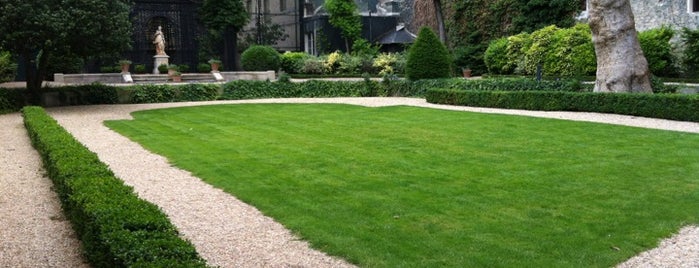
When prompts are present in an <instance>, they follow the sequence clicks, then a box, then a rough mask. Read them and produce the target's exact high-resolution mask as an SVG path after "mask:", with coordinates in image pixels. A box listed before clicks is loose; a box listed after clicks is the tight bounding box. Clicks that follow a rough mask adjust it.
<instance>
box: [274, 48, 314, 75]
mask: <svg viewBox="0 0 699 268" xmlns="http://www.w3.org/2000/svg"><path fill="white" fill-rule="evenodd" d="M308 56H309V55H308V54H306V53H305V52H291V51H287V52H284V54H282V55H281V58H280V65H281V69H282V71H284V72H286V73H289V74H298V73H301V72H302V70H303V62H304V60H305V59H306V58H308Z"/></svg>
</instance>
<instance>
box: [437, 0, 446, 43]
mask: <svg viewBox="0 0 699 268" xmlns="http://www.w3.org/2000/svg"><path fill="white" fill-rule="evenodd" d="M434 9H435V15H436V17H437V28H439V40H440V41H442V43H444V44H446V43H447V33H446V30H444V17H443V16H442V2H441V0H434Z"/></svg>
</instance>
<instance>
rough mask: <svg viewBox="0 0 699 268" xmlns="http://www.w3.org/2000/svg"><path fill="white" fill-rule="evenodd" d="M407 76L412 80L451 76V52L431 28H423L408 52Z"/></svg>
mask: <svg viewBox="0 0 699 268" xmlns="http://www.w3.org/2000/svg"><path fill="white" fill-rule="evenodd" d="M405 74H406V76H407V78H408V79H410V80H420V79H434V78H446V77H449V76H450V75H451V59H450V57H449V51H448V50H447V48H446V47H445V46H444V44H442V42H440V41H439V38H438V37H437V35H436V34H435V33H434V32H433V31H432V30H430V28H427V27H423V28H422V29H420V33H418V36H417V39H416V40H415V43H413V45H412V46H410V51H409V52H408V61H407V63H406V67H405Z"/></svg>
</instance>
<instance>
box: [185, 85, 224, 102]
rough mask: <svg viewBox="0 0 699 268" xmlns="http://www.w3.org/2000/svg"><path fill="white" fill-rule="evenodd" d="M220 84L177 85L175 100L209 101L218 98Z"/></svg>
mask: <svg viewBox="0 0 699 268" xmlns="http://www.w3.org/2000/svg"><path fill="white" fill-rule="evenodd" d="M220 89H221V86H219V85H216V84H187V85H183V86H179V87H177V91H178V94H177V98H176V100H177V101H210V100H215V99H217V98H218V95H219V90H220Z"/></svg>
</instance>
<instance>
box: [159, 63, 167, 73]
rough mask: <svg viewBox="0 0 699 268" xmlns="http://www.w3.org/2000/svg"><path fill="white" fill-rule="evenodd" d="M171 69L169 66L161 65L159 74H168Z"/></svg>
mask: <svg viewBox="0 0 699 268" xmlns="http://www.w3.org/2000/svg"><path fill="white" fill-rule="evenodd" d="M169 67H170V66H169V65H167V64H160V66H158V72H160V73H161V74H163V73H167V70H168V68H169Z"/></svg>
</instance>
